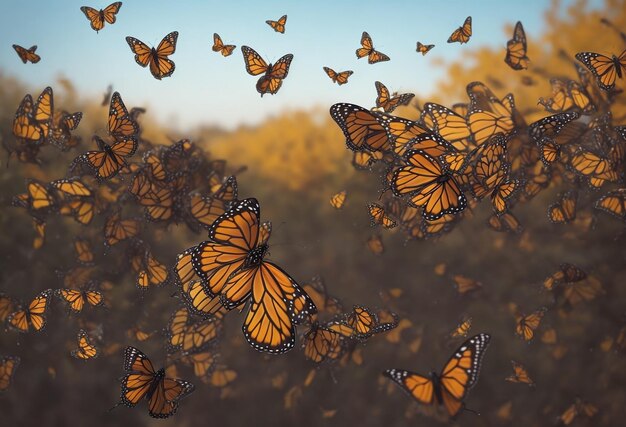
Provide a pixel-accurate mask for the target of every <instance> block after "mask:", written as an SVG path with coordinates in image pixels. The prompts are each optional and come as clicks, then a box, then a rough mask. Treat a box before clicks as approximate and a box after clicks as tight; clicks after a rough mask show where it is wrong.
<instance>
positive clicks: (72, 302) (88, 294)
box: [56, 284, 104, 313]
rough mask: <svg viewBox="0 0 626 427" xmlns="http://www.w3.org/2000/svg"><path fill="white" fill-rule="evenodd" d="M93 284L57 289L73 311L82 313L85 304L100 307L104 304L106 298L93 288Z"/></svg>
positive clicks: (58, 294)
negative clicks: (79, 287)
mask: <svg viewBox="0 0 626 427" xmlns="http://www.w3.org/2000/svg"><path fill="white" fill-rule="evenodd" d="M91 288H93V285H91V284H88V285H86V286H83V287H81V289H79V290H76V289H57V290H56V295H57V296H58V297H59V298H61V300H62V301H63V302H65V304H66V305H67V307H68V308H69V309H70V310H71V311H72V312H73V313H80V312H81V311H83V308H84V307H85V304H87V305H90V306H92V307H99V306H102V305H103V304H104V298H103V296H102V293H101V292H100V291H97V290H93V289H91Z"/></svg>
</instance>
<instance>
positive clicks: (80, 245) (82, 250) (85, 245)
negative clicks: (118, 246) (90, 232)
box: [74, 237, 95, 265]
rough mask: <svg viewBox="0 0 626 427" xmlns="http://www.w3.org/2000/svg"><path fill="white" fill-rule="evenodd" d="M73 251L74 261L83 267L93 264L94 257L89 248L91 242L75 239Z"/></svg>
mask: <svg viewBox="0 0 626 427" xmlns="http://www.w3.org/2000/svg"><path fill="white" fill-rule="evenodd" d="M74 251H75V252H76V259H77V260H78V262H79V263H81V264H83V265H89V264H92V263H93V260H94V258H95V255H94V253H93V249H92V248H91V242H90V241H89V240H87V239H83V238H80V237H77V238H75V239H74Z"/></svg>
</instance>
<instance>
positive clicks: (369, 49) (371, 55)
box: [356, 31, 391, 64]
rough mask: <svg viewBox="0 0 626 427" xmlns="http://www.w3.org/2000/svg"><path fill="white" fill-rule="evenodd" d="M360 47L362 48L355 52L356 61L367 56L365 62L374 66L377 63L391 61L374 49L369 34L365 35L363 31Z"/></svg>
mask: <svg viewBox="0 0 626 427" xmlns="http://www.w3.org/2000/svg"><path fill="white" fill-rule="evenodd" d="M361 46H362V47H360V48H358V49H357V50H356V57H357V58H358V59H360V58H363V57H364V56H367V62H368V63H370V64H376V63H377V62H383V61H389V60H390V59H391V58H389V57H388V56H387V55H385V54H384V53H382V52H379V51H377V50H376V49H374V43H373V42H372V38H371V37H370V35H369V34H367V32H366V31H363V34H362V35H361Z"/></svg>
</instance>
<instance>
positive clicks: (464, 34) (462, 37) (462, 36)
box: [448, 16, 472, 44]
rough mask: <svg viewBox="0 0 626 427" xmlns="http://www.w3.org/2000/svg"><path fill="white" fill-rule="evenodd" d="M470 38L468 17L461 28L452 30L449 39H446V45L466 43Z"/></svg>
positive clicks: (470, 19)
mask: <svg viewBox="0 0 626 427" xmlns="http://www.w3.org/2000/svg"><path fill="white" fill-rule="evenodd" d="M471 36H472V17H471V16H468V17H467V18H465V22H464V23H463V25H462V26H460V27H459V28H457V29H456V30H454V32H453V33H452V34H450V37H449V38H448V43H454V42H458V43H461V44H463V43H467V42H468V41H469V39H470V37H471Z"/></svg>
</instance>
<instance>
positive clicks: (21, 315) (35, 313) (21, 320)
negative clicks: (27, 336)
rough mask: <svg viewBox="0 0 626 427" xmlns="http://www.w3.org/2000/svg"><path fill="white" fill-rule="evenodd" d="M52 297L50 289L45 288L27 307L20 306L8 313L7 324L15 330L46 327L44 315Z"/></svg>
mask: <svg viewBox="0 0 626 427" xmlns="http://www.w3.org/2000/svg"><path fill="white" fill-rule="evenodd" d="M51 299H52V289H47V290H45V291H43V292H41V293H40V294H39V295H37V296H36V297H35V298H34V299H33V300H32V301H31V302H30V303H29V304H28V307H25V308H20V309H18V310H17V311H14V312H13V313H11V314H9V316H8V317H7V320H6V322H7V325H8V326H9V328H11V329H13V330H16V331H17V332H22V333H26V332H30V331H35V332H41V331H42V330H43V329H44V328H45V327H46V316H47V314H48V307H49V305H50V300H51Z"/></svg>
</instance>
